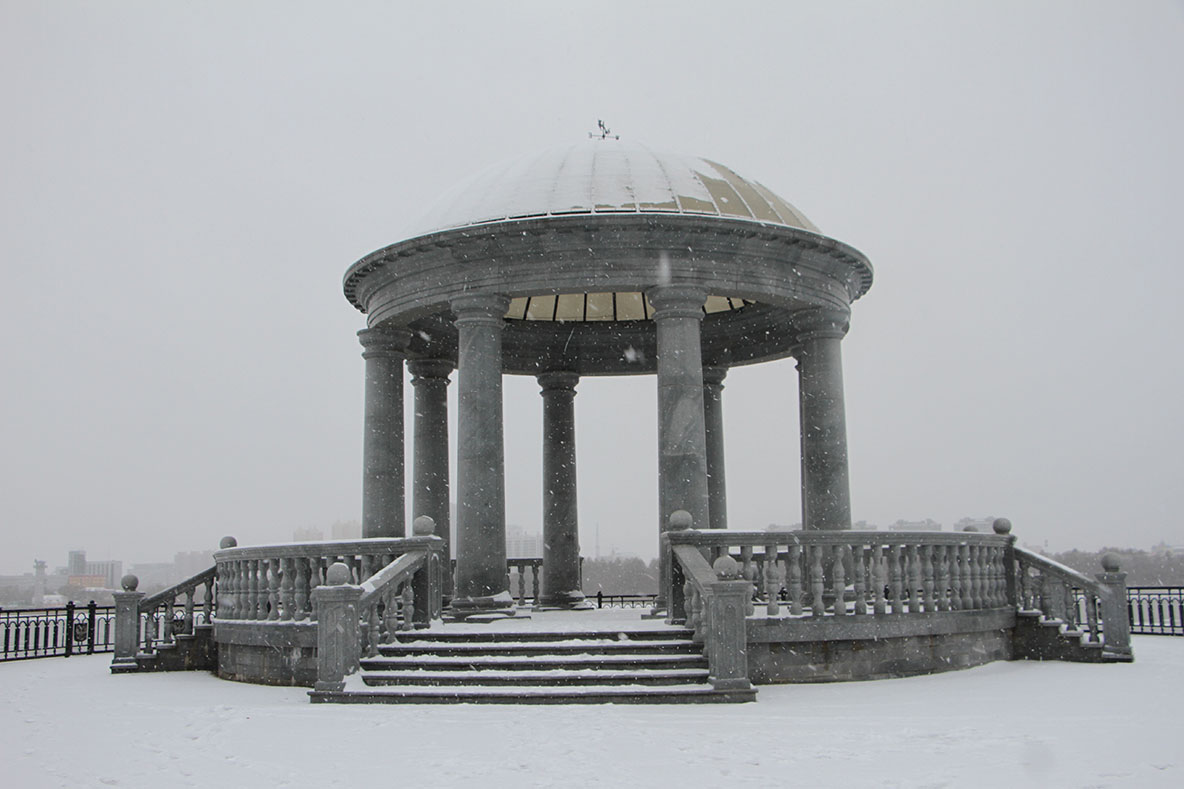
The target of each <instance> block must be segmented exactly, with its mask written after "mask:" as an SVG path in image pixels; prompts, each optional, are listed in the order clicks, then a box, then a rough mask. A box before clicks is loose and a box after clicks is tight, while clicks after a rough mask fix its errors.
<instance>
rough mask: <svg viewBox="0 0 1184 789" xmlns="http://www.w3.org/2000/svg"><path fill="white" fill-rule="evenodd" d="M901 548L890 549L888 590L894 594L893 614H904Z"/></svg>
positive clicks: (894, 546) (896, 546) (893, 547)
mask: <svg viewBox="0 0 1184 789" xmlns="http://www.w3.org/2000/svg"><path fill="white" fill-rule="evenodd" d="M900 554H901V546H899V545H892V546H890V547H889V548H888V590H889V591H890V592H891V593H892V613H894V614H900V613H903V612H904V583H903V576H904V573H903V572H902V568H901V566H900Z"/></svg>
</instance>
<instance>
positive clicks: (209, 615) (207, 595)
mask: <svg viewBox="0 0 1184 789" xmlns="http://www.w3.org/2000/svg"><path fill="white" fill-rule="evenodd" d="M217 595H218V575H217V573H215V574H214V577H213V579H211V580H209V581H206V582H205V583H204V584H202V600H201V617H202V618H201V623H202V624H203V625H208V624H210V623H211V622H213V621H214V600H216V599H217Z"/></svg>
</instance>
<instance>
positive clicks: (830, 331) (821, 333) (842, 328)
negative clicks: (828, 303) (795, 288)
mask: <svg viewBox="0 0 1184 789" xmlns="http://www.w3.org/2000/svg"><path fill="white" fill-rule="evenodd" d="M789 320H790V323H792V324H793V327H794V328H795V329H796V330H797V333H798V334H797V340H798V343H799V344H800V343H804V342H808V341H810V340H818V339H834V340H841V339H843V337H845V336H846V335H847V329H848V328H850V325H851V311H850V310H839V309H827V308H825V307H812V308H810V309H805V310H797V311H796V312H794V313H792V314H791V315H790V318H789Z"/></svg>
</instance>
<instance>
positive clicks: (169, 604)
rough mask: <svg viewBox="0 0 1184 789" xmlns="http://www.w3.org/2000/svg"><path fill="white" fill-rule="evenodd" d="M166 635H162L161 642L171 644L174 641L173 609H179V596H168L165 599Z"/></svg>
mask: <svg viewBox="0 0 1184 789" xmlns="http://www.w3.org/2000/svg"><path fill="white" fill-rule="evenodd" d="M163 605H164V622H163V624H164V628H163V630H164V635H162V636H161V639H160V640H161V643H164V644H171V643H172V642H173V611H175V610H176V609H177V598H176V597H166V598H165V599H164V604H163Z"/></svg>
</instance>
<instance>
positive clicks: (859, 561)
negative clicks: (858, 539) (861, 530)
mask: <svg viewBox="0 0 1184 789" xmlns="http://www.w3.org/2000/svg"><path fill="white" fill-rule="evenodd" d="M847 552H848V553H847V555H848V556H850V557H851V574H852V575H853V576H855V577H854V581H855V614H856V615H857V616H858V615H860V614H863V615H866V614H867V584H866V583H865V582H864V579H865V577H866V576H865V573H864V562H863V557H864V551H863V544H862V543H861V544H859V545H852V546H849V547H848V548H847Z"/></svg>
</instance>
